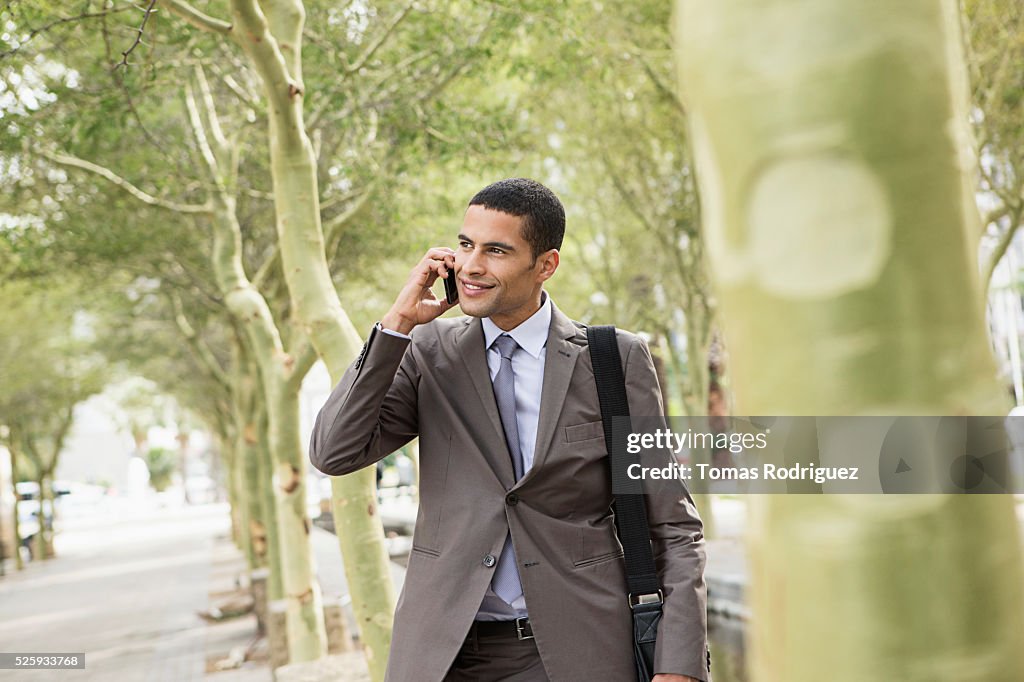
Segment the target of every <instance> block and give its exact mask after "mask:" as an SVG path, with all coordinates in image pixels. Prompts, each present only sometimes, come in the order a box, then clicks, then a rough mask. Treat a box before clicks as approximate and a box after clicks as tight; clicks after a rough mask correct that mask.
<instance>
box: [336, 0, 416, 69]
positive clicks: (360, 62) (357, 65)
mask: <svg viewBox="0 0 1024 682" xmlns="http://www.w3.org/2000/svg"><path fill="white" fill-rule="evenodd" d="M415 5H416V0H412V2H410V3H409V4H407V5H406V6H405V7H403V8H402V9H401V10H399V11H398V13H397V14H395V16H394V17H392V19H391V21H390V22H388V25H387V26H386V27H385V28H384V32H383V33H381V34H380V35H379V36H377V37H376V38H375V39H374V40H373V42H371V43H370V44H369V45H367V46H366V49H365V50H364V51H363V53H362V54H361V55H359V57H358V58H356V60H355V61H354V62H353V63H352V64H350V65H348V66H347V67H345V71H346V72H347V73H355V72H357V71H359V69H361V68H363V66H365V65H366V62H368V61H369V60H370V59H371V58H372V57H373V55H374V54H376V52H377V50H379V49H380V47H381V45H383V44H384V43H385V41H387V39H388V38H389V37H390V36H391V34H392V33H393V32H394V30H395V28H396V27H397V26H398V25H399V24H400V23H402V20H403V19H405V17H406V16H408V14H409V12H410V11H412V8H413V7H414V6H415Z"/></svg>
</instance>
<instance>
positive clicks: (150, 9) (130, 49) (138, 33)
mask: <svg viewBox="0 0 1024 682" xmlns="http://www.w3.org/2000/svg"><path fill="white" fill-rule="evenodd" d="M155 5H156V0H149V7H147V8H146V9H145V14H144V15H143V16H142V25H140V26H139V27H138V28H137V29H135V32H136V34H135V42H133V43H132V44H131V45H129V46H128V49H127V50H125V51H124V52H122V53H121V61H120V62H119V63H117V64H115V65H114V68H115V69H119V68H121V67H122V66H128V55H130V54H131V53H132V52H133V51H134V50H135V48H136V47H138V46H139V43H141V42H142V36H143V33H144V32H145V30H146V22H148V21H149V16H150V15H151V14H153V12H154V11H155V10H154V9H153V7H154V6H155Z"/></svg>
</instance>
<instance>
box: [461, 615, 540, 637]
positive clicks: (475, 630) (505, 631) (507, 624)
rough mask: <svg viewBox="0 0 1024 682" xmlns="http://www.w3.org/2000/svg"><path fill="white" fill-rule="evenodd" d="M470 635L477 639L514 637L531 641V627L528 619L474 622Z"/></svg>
mask: <svg viewBox="0 0 1024 682" xmlns="http://www.w3.org/2000/svg"><path fill="white" fill-rule="evenodd" d="M469 632H470V634H471V635H473V634H475V635H476V636H477V637H508V638H512V637H515V638H516V639H533V627H532V626H531V625H530V619H529V618H516V619H515V620H475V621H473V627H472V629H470V631H469Z"/></svg>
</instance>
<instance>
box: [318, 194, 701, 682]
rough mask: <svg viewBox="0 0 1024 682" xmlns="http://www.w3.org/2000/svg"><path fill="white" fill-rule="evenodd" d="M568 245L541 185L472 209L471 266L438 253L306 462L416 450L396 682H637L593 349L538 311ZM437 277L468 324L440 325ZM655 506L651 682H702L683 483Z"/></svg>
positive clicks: (548, 307)
mask: <svg viewBox="0 0 1024 682" xmlns="http://www.w3.org/2000/svg"><path fill="white" fill-rule="evenodd" d="M564 230H565V213H564V211H563V209H562V205H561V203H560V202H559V201H558V199H557V198H556V197H555V195H554V194H553V193H551V191H550V190H548V189H547V188H546V187H544V186H543V185H540V184H539V183H536V182H534V181H532V180H525V179H522V178H515V179H511V180H504V181H501V182H498V183H495V184H493V185H491V186H489V187H487V188H485V189H484V190H482V191H481V192H480V193H478V194H477V195H476V196H475V197H474V198H473V200H472V201H471V202H470V205H469V208H468V209H467V211H466V215H465V220H464V223H463V226H462V231H461V233H460V234H459V238H458V240H459V244H458V249H457V250H454V251H453V250H452V249H447V248H433V249H430V250H429V251H428V252H427V254H426V256H425V257H424V258H423V260H421V261H420V263H419V264H418V265H417V266H416V267H415V268H414V269H413V271H412V274H411V275H410V277H409V280H408V282H407V283H406V284H405V286H404V288H403V289H402V291H401V292H400V293H399V295H398V297H397V299H396V301H395V303H394V305H393V306H392V307H391V309H390V310H389V311H388V313H387V314H386V315H385V316H384V317H383V318H382V319H381V321H380V322H379V323H378V324H377V325H376V326H375V327H374V330H373V331H372V332H371V334H370V338H369V340H368V341H367V342H366V345H365V346H364V347H363V350H362V352H361V353H360V355H359V357H358V359H356V361H355V362H354V363H353V364H352V366H351V367H350V368H349V369H348V371H347V372H346V373H345V376H344V377H343V378H342V380H341V382H340V383H339V384H338V386H337V387H336V388H335V389H334V391H333V392H332V393H331V396H330V398H328V400H327V403H326V404H325V405H324V407H323V409H322V410H321V411H320V414H319V415H318V417H317V421H316V426H315V428H314V433H313V437H312V443H311V455H310V456H311V459H312V462H313V464H314V465H315V466H316V467H317V468H318V469H319V470H320V471H323V472H324V473H327V474H331V475H342V474H346V473H349V472H352V471H356V470H357V469H361V468H363V467H366V466H370V465H372V464H373V463H375V462H377V461H378V460H380V459H381V458H383V457H384V456H386V455H387V454H388V453H390V452H393V451H395V450H396V449H398V448H399V447H401V446H402V445H404V444H405V443H407V442H408V441H410V440H411V439H413V438H415V437H417V436H418V437H419V438H420V508H419V513H418V516H417V519H416V530H415V535H414V537H413V547H412V551H411V553H410V556H409V566H408V571H407V573H406V578H405V586H404V588H403V590H402V595H401V597H400V599H399V601H398V609H397V612H396V614H395V625H394V635H393V641H392V651H391V656H390V658H389V662H388V674H387V679H388V680H389V681H390V682H442V681H444V682H464V681H467V682H468V681H469V680H480V681H484V682H494V681H498V680H508V681H512V682H546V681H547V680H551V681H552V682H595V681H599V682H606V681H607V682H620V681H621V682H628V681H632V680H635V679H636V671H635V664H634V661H633V648H632V619H631V616H630V610H629V606H628V604H627V598H626V582H625V573H624V564H623V559H622V548H621V545H620V544H619V542H618V539H617V538H616V535H615V528H614V515H613V512H612V491H611V478H610V473H609V468H608V460H607V450H606V447H605V441H604V432H603V429H602V422H601V411H600V406H599V404H598V398H597V389H596V387H595V383H594V375H593V370H592V368H591V362H590V356H589V353H588V351H587V336H586V330H585V328H584V327H583V326H582V325H579V324H576V323H573V322H572V321H570V320H569V319H568V318H567V317H566V316H565V315H563V314H562V313H561V312H560V311H559V310H558V309H557V308H556V307H555V306H554V304H553V303H552V302H551V300H550V298H548V296H547V293H546V292H544V291H543V284H544V282H545V281H546V280H547V279H548V278H550V277H551V276H552V275H553V274H554V273H555V270H556V269H557V268H558V264H559V252H558V249H559V248H560V247H561V243H562V235H563V234H564ZM438 277H455V279H456V281H457V284H458V292H459V300H458V304H457V305H459V306H460V307H461V308H462V312H464V313H466V314H467V315H468V317H461V318H446V319H437V318H438V316H439V315H441V314H442V313H444V312H445V311H446V310H448V309H449V308H450V307H451V306H450V305H449V304H447V303H446V302H445V301H444V300H438V299H436V298H435V297H434V295H433V293H432V292H431V286H432V285H433V284H434V282H435V281H436V280H437V278H438ZM617 340H618V345H619V351H620V354H621V356H622V360H623V365H624V371H625V377H626V390H627V395H628V397H629V403H630V411H631V413H632V414H634V415H637V416H655V415H662V414H663V411H662V404H661V392H660V389H659V386H658V380H657V377H656V375H655V371H654V365H653V363H652V361H651V355H650V352H649V351H648V349H647V346H646V344H645V343H644V341H643V340H642V339H640V338H639V337H637V336H634V335H633V334H630V333H628V332H621V331H620V332H619V333H618V337H617ZM670 458H671V455H670V454H669V453H667V452H666V453H665V457H664V460H665V462H668V461H669V460H670ZM645 492H648V493H650V494H648V495H647V496H646V501H647V507H648V517H649V521H650V529H651V538H652V542H653V547H654V555H655V560H656V563H657V566H658V572H659V577H660V580H661V585H662V591H663V595H664V617H663V619H662V621H661V625H660V628H659V631H658V640H657V647H656V652H655V672H656V673H658V674H657V676H656V677H655V678H654V679H655V681H656V682H689V681H690V680H702V681H704V680H709V679H710V675H709V673H708V668H707V665H706V660H705V649H706V639H707V627H706V612H705V606H706V589H705V584H704V576H703V573H704V539H703V533H702V525H701V521H700V518H699V517H698V516H697V512H696V509H695V507H694V505H693V501H692V500H691V498H690V496H689V494H688V493H687V491H686V490H685V488H684V487H683V485H682V483H680V482H679V481H658V482H655V483H651V482H645Z"/></svg>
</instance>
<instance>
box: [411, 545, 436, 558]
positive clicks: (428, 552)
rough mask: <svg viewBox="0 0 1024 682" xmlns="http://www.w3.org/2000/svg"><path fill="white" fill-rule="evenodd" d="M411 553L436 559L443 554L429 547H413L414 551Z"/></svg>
mask: <svg viewBox="0 0 1024 682" xmlns="http://www.w3.org/2000/svg"><path fill="white" fill-rule="evenodd" d="M410 551H412V552H416V553H417V554H425V555H426V556H429V557H434V558H436V557H439V556H441V552H439V551H437V550H436V549H429V548H427V547H418V546H417V545H413V546H412V549H411V550H410Z"/></svg>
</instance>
